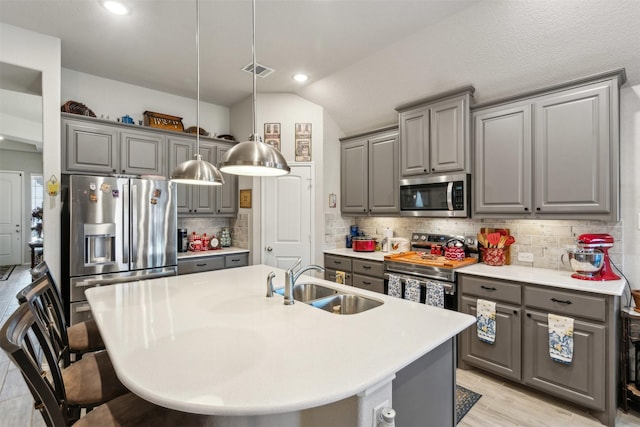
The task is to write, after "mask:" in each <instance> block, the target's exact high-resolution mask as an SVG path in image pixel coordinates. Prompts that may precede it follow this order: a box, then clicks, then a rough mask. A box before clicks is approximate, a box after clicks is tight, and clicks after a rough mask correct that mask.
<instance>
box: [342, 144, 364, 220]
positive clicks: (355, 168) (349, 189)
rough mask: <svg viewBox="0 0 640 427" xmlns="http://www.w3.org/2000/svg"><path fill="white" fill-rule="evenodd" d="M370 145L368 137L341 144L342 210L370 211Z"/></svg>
mask: <svg viewBox="0 0 640 427" xmlns="http://www.w3.org/2000/svg"><path fill="white" fill-rule="evenodd" d="M368 147H369V145H368V141H367V138H359V139H355V140H353V141H348V142H343V143H342V144H341V146H340V167H341V171H340V177H341V182H340V187H341V193H342V194H341V203H342V212H344V213H359V214H362V213H366V212H368V211H369V198H368V194H369V160H368V158H369V148H368Z"/></svg>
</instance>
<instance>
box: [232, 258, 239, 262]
mask: <svg viewBox="0 0 640 427" xmlns="http://www.w3.org/2000/svg"><path fill="white" fill-rule="evenodd" d="M231 262H240V258H233V259H232V260H231Z"/></svg>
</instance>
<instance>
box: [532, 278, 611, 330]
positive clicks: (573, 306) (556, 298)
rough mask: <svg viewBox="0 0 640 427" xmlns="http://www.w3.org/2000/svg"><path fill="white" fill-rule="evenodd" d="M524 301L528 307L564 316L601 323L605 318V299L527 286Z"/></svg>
mask: <svg viewBox="0 0 640 427" xmlns="http://www.w3.org/2000/svg"><path fill="white" fill-rule="evenodd" d="M524 301H525V304H526V305H527V306H528V307H537V308H540V309H543V310H547V311H551V312H553V313H558V314H561V315H566V316H577V317H583V318H587V319H594V320H600V321H603V322H604V321H605V320H606V316H607V302H606V299H605V297H599V296H592V295H585V294H580V293H576V292H567V291H560V290H557V289H549V288H545V289H542V288H536V287H533V286H527V287H525V290H524Z"/></svg>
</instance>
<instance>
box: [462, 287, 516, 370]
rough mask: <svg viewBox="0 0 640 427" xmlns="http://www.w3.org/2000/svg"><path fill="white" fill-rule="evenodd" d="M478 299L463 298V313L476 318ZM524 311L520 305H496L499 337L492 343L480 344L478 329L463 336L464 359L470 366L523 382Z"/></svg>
mask: <svg viewBox="0 0 640 427" xmlns="http://www.w3.org/2000/svg"><path fill="white" fill-rule="evenodd" d="M476 301H477V298H473V297H468V296H462V298H461V307H460V311H462V312H463V313H466V314H470V315H472V316H474V317H475V316H476V314H477V313H476V304H477V303H476ZM520 318H521V309H520V307H519V306H512V305H508V304H502V303H496V338H495V341H494V343H493V344H489V343H486V342H484V341H480V339H479V338H478V335H477V332H476V328H474V327H471V328H468V329H466V330H465V331H464V332H462V333H461V334H460V337H461V339H460V341H459V344H460V352H461V355H462V360H463V361H464V362H466V363H468V364H470V365H473V366H477V367H479V368H482V369H485V370H487V371H490V372H494V373H496V374H498V375H501V376H503V377H505V378H511V379H513V380H517V381H520V378H521V375H522V365H521V363H522V360H521V351H522V348H521V333H522V332H521V320H520Z"/></svg>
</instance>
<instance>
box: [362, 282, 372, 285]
mask: <svg viewBox="0 0 640 427" xmlns="http://www.w3.org/2000/svg"><path fill="white" fill-rule="evenodd" d="M362 284H363V285H370V284H371V282H365V281H363V282H362Z"/></svg>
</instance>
